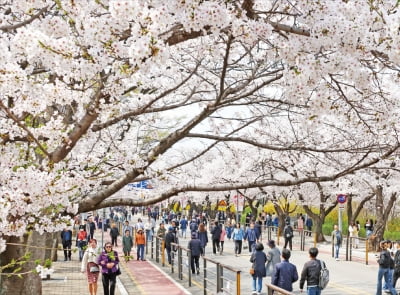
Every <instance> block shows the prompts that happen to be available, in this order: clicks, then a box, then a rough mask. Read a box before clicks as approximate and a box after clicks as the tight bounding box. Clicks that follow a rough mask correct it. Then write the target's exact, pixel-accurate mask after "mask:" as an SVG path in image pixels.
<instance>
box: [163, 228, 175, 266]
mask: <svg viewBox="0 0 400 295" xmlns="http://www.w3.org/2000/svg"><path fill="white" fill-rule="evenodd" d="M172 243H175V244H177V243H178V239H177V237H176V235H175V233H174V228H173V227H172V226H170V227H168V233H167V234H166V235H165V249H167V257H168V263H169V264H172V257H171V250H172Z"/></svg>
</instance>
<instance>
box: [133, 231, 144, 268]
mask: <svg viewBox="0 0 400 295" xmlns="http://www.w3.org/2000/svg"><path fill="white" fill-rule="evenodd" d="M135 244H136V247H137V260H139V259H140V260H142V261H145V259H144V245H145V244H146V236H145V234H144V233H143V230H142V229H141V228H139V230H138V231H137V233H136V235H135Z"/></svg>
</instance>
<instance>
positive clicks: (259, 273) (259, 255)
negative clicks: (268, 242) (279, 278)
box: [250, 243, 267, 295]
mask: <svg viewBox="0 0 400 295" xmlns="http://www.w3.org/2000/svg"><path fill="white" fill-rule="evenodd" d="M254 248H255V251H254V252H253V254H251V257H250V262H252V263H253V265H252V268H253V269H254V273H253V274H252V277H253V285H252V286H253V293H252V294H257V295H260V294H261V289H262V281H263V278H264V277H265V276H266V272H265V262H266V261H267V255H265V253H264V251H263V250H264V246H263V244H262V243H257V244H256V245H255V247H254Z"/></svg>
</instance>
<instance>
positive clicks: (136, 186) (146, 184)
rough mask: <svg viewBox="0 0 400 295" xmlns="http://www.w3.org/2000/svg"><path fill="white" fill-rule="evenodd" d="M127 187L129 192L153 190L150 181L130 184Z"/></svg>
mask: <svg viewBox="0 0 400 295" xmlns="http://www.w3.org/2000/svg"><path fill="white" fill-rule="evenodd" d="M127 186H128V191H131V190H134V189H152V188H153V187H152V186H151V184H150V183H149V181H148V180H142V181H139V182H133V183H128V184H127Z"/></svg>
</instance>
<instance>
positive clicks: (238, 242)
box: [235, 240, 242, 254]
mask: <svg viewBox="0 0 400 295" xmlns="http://www.w3.org/2000/svg"><path fill="white" fill-rule="evenodd" d="M240 253H242V240H235V254H240Z"/></svg>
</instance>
